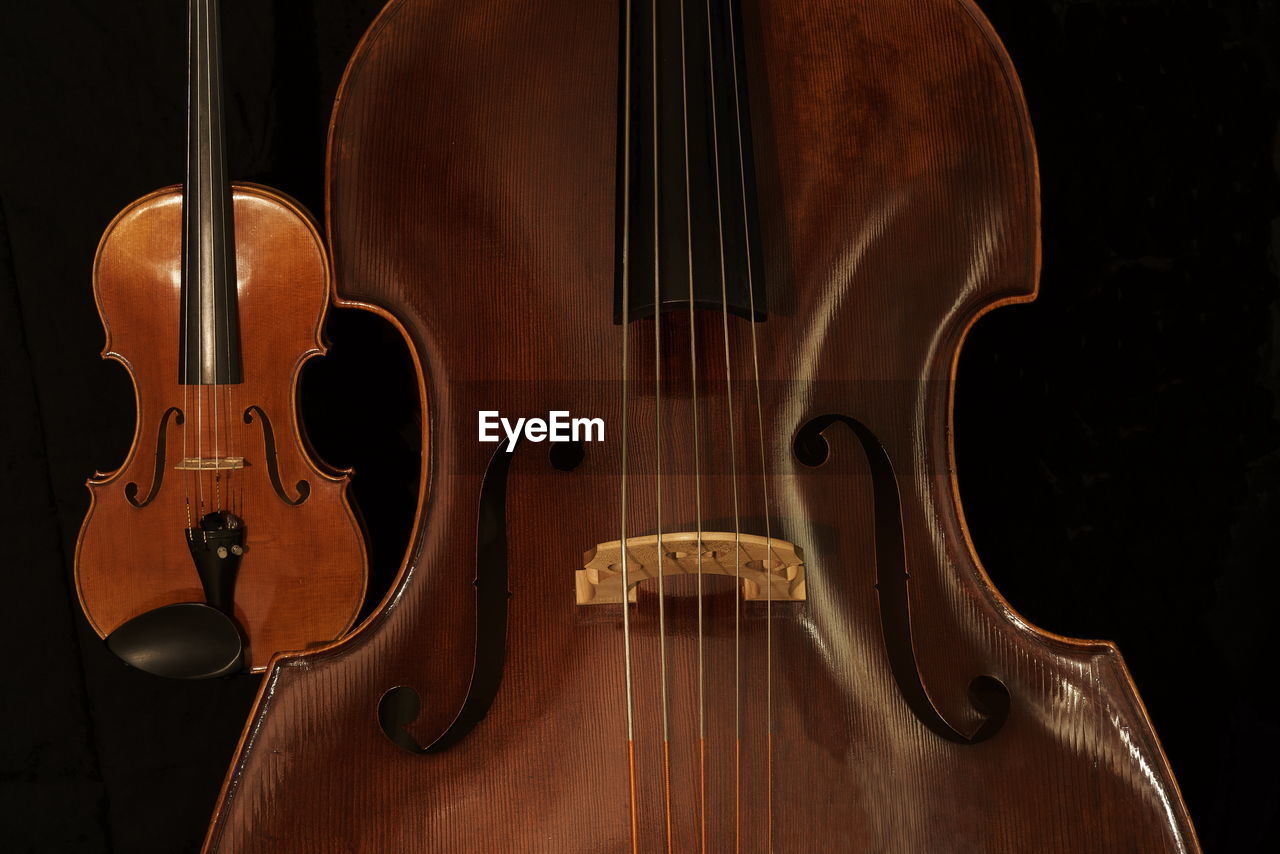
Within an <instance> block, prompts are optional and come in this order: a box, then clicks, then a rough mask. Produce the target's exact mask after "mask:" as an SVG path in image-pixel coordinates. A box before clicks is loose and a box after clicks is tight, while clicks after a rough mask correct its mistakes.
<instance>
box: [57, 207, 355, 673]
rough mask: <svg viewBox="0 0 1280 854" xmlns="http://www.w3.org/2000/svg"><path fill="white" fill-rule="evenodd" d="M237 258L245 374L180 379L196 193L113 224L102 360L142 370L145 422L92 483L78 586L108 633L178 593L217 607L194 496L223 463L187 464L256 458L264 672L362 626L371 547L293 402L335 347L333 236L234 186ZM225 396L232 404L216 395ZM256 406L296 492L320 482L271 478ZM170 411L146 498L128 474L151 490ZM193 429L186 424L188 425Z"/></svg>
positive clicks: (245, 584) (106, 238) (255, 646)
mask: <svg viewBox="0 0 1280 854" xmlns="http://www.w3.org/2000/svg"><path fill="white" fill-rule="evenodd" d="M234 206H235V228H236V249H237V258H236V264H237V268H238V279H239V301H240V328H241V341H242V359H243V366H244V379H245V381H244V382H243V383H241V384H238V385H229V386H219V387H218V393H217V397H216V398H215V396H214V393H213V392H212V390H211V389H212V388H213V387H212V386H187V387H184V386H182V385H179V383H178V375H179V372H178V356H179V346H178V334H179V327H180V322H181V317H182V314H181V310H180V285H181V280H182V251H181V250H182V193H181V190H179V189H167V190H161V191H159V192H156V193H152V194H151V195H149V196H146V197H144V198H142V199H139V200H138V201H137V202H134V203H133V204H132V205H130V206H129V207H127V208H126V209H125V210H124V211H122V212H121V213H120V214H119V216H117V217H116V219H115V221H113V222H112V223H111V225H110V226H109V227H108V228H107V231H106V233H105V234H104V235H103V238H102V243H101V245H100V246H99V249H98V256H97V260H96V262H95V265H94V294H95V296H96V298H97V302H98V310H99V312H100V313H101V315H102V322H103V325H104V326H105V327H106V333H107V343H106V346H105V348H104V349H103V356H104V357H106V358H109V359H115V360H117V361H119V362H120V363H121V364H122V365H124V366H125V368H126V370H128V371H129V374H130V376H131V377H132V379H133V383H134V391H135V396H136V401H137V414H138V420H137V427H136V430H135V433H134V441H133V445H132V447H131V448H130V450H129V455H128V457H127V458H126V459H125V461H124V464H123V465H122V466H121V467H120V468H119V469H117V470H115V471H114V472H110V473H107V474H100V475H98V476H96V477H94V478H93V479H91V480H90V481H89V489H90V492H91V493H92V496H93V499H92V503H91V505H90V509H89V514H88V516H87V517H86V518H85V521H84V525H83V527H82V528H81V531H80V538H79V541H78V543H77V546H76V588H77V591H78V593H79V596H80V602H81V604H82V605H83V607H84V610H85V614H86V615H87V616H88V618H89V622H90V624H91V625H92V626H93V628H94V630H95V631H97V632H98V634H99V635H102V636H106V635H107V634H108V633H110V632H111V631H112V630H113V629H115V628H116V627H117V626H119V625H120V624H121V623H123V622H124V621H126V620H128V619H130V618H131V617H134V616H137V615H138V614H140V613H143V612H145V611H149V610H151V609H153V608H157V607H159V606H162V605H167V604H171V603H174V602H203V601H204V594H203V592H202V590H201V586H200V580H199V577H198V576H197V574H196V570H195V566H194V564H193V562H192V559H191V555H190V554H189V552H188V550H187V543H186V539H185V533H184V531H185V528H186V527H187V525H188V518H189V517H188V509H187V506H186V503H187V500H188V496H190V498H191V501H192V503H193V506H192V509H191V511H190V512H191V515H192V516H196V515H197V513H198V509H197V508H196V506H195V505H196V503H197V502H198V498H197V494H198V493H199V494H203V495H204V497H205V500H206V502H210V503H211V502H212V500H213V495H212V492H213V488H212V479H211V475H210V474H209V473H207V472H206V473H201V474H200V475H198V477H199V478H201V479H202V481H203V483H202V485H201V486H200V487H199V488H197V487H196V485H195V484H194V480H195V478H196V477H197V475H196V474H193V473H190V472H182V471H175V470H174V468H173V466H174V465H175V464H177V463H178V461H179V460H181V459H183V458H184V457H195V456H197V455H200V454H201V452H200V451H198V450H197V439H196V427H197V424H199V425H200V426H201V428H202V432H203V439H202V440H201V448H202V455H203V456H205V457H210V456H212V455H213V454H212V450H213V445H214V435H215V424H214V422H215V419H216V420H217V422H218V423H217V427H216V432H217V435H218V439H217V441H218V445H219V451H220V454H219V455H220V456H243V457H244V458H245V459H246V461H247V463H248V465H247V466H246V467H245V468H244V469H242V470H239V471H235V472H233V473H232V477H231V480H230V481H229V484H230V488H229V489H228V490H227V494H224V495H222V499H223V501H224V503H225V502H231V503H232V506H234V507H235V508H236V513H237V515H239V516H240V517H241V518H242V519H243V520H244V522H245V525H246V531H247V541H246V552H245V555H244V559H243V561H242V562H241V564H240V572H239V577H238V579H237V581H236V587H235V616H236V618H237V620H238V621H239V622H240V625H241V626H242V628H243V629H244V631H245V634H246V635H247V638H248V643H249V653H248V655H247V659H248V660H249V663H250V664H251V666H252V667H253V668H255V669H259V670H260V669H262V668H264V667H265V666H266V664H267V662H268V661H269V660H270V658H271V656H272V654H273V653H275V652H278V651H281V650H298V649H305V648H307V647H310V646H315V645H317V644H321V643H325V642H327V641H331V640H333V639H334V638H337V637H339V636H340V635H342V634H343V633H344V632H345V631H346V630H347V629H349V628H350V627H351V625H352V624H353V623H354V621H355V618H356V614H357V613H358V611H359V609H360V606H361V604H362V602H363V599H364V589H365V577H366V572H365V563H366V559H365V546H364V539H363V536H362V534H361V531H360V528H359V525H358V523H357V520H356V518H355V516H354V514H353V512H352V510H351V507H350V505H349V504H348V502H347V499H346V488H347V481H348V473H346V472H339V471H334V470H330V469H327V468H321V467H319V466H318V465H317V464H316V463H315V462H314V461H313V460H312V458H311V457H310V456H309V454H308V451H307V448H306V444H305V441H304V438H303V435H302V433H301V432H300V427H299V423H298V420H297V415H296V412H295V409H294V399H295V394H296V385H297V379H298V372H299V371H300V370H301V368H302V365H303V363H304V362H305V361H306V360H307V359H309V358H311V357H313V356H316V355H319V354H321V353H323V352H324V345H323V342H322V340H321V337H320V329H321V324H322V322H323V319H324V314H325V311H326V309H327V307H328V300H329V272H328V265H327V258H326V255H325V251H324V247H323V244H322V242H321V240H320V236H319V234H318V233H317V232H316V229H315V226H314V224H313V223H312V222H311V221H310V219H309V218H308V217H307V215H306V214H305V213H304V212H303V211H302V210H301V209H300V208H299V207H298V206H297V205H296V204H294V203H293V202H291V201H290V200H288V199H285V198H284V197H282V196H280V195H279V194H277V193H274V192H272V191H270V190H268V189H266V188H262V187H256V186H248V185H236V187H235V190H234ZM215 399H216V401H217V405H215ZM251 406H256V407H259V408H260V410H261V411H262V412H264V413H266V415H267V418H268V419H269V420H270V422H271V426H272V428H273V431H274V434H275V442H276V454H277V460H278V467H279V476H280V480H281V482H282V484H283V485H284V487H285V489H286V491H287V494H288V495H289V496H290V497H291V498H296V497H297V495H296V488H295V484H296V483H297V482H298V481H300V480H305V481H307V482H308V484H309V485H310V490H311V492H310V495H309V496H308V497H307V498H306V500H305V501H303V502H302V503H300V504H298V505H297V506H291V505H289V504H287V503H286V502H285V501H283V500H281V498H280V497H279V496H278V495H277V494H276V491H275V488H274V486H273V484H272V482H271V479H270V476H269V465H268V464H267V463H268V461H267V459H266V447H265V443H264V438H263V419H262V418H261V417H255V418H254V420H253V421H252V423H246V422H245V420H244V417H243V413H244V412H245V410H246V409H248V408H249V407H251ZM171 407H176V408H177V409H178V410H179V411H184V412H185V413H186V415H187V417H186V419H185V423H183V424H178V423H176V419H174V418H170V420H169V424H168V427H167V431H166V438H165V443H164V444H165V458H166V462H165V469H164V471H163V480H162V481H161V486H160V489H159V492H158V493H157V494H156V496H155V498H154V500H153V501H152V502H151V503H149V504H147V505H146V506H145V507H141V508H140V507H136V506H134V504H133V503H132V502H130V501H129V499H128V496H127V494H126V485H127V484H130V483H135V484H137V486H138V491H137V493H136V500H138V501H143V500H145V497H146V496H147V494H148V491H149V488H150V486H151V484H152V482H153V479H154V473H155V469H156V454H155V452H156V447H157V434H158V429H159V425H160V424H161V421H162V414H163V413H165V412H166V410H168V409H170V408H171ZM184 434H185V435H184Z"/></svg>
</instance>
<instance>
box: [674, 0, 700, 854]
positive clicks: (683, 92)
mask: <svg viewBox="0 0 1280 854" xmlns="http://www.w3.org/2000/svg"><path fill="white" fill-rule="evenodd" d="M684 18H685V8H684V0H680V107H681V114H682V117H683V124H682V130H683V132H684V221H685V246H686V248H687V249H688V261H689V381H690V406H691V408H692V410H693V506H694V524H695V526H696V531H697V533H696V540H695V541H694V548H695V550H696V551H695V558H694V559H695V561H696V562H697V577H698V588H697V600H698V685H697V697H698V840H699V844H698V848H699V851H700V852H701V854H706V852H707V712H706V702H705V698H704V692H705V687H706V677H705V673H704V671H705V653H704V648H703V646H704V642H703V625H702V620H703V611H702V464H701V459H700V455H699V451H698V329H697V323H696V322H695V317H694V299H693V203H692V199H691V196H692V193H691V190H690V184H689V81H688V71H687V58H686V45H685V20H684Z"/></svg>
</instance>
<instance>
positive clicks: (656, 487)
mask: <svg viewBox="0 0 1280 854" xmlns="http://www.w3.org/2000/svg"><path fill="white" fill-rule="evenodd" d="M649 8H650V24H649V25H650V29H651V30H652V32H653V37H652V39H650V44H651V47H652V57H651V59H652V65H653V69H652V70H653V75H652V78H653V79H652V85H653V98H652V101H653V465H654V475H653V498H654V501H653V504H654V526H655V527H656V528H657V530H658V678H659V679H660V680H661V685H660V692H661V699H662V792H663V808H664V815H665V817H666V826H667V852H668V854H672V851H673V850H674V849H673V848H672V845H673V843H672V836H671V711H670V706H669V703H668V698H667V612H666V600H667V597H666V590H665V574H664V572H663V562H664V559H665V558H666V554H665V551H664V549H663V545H662V289H661V281H662V258H661V252H660V233H661V227H660V223H659V216H660V212H661V208H662V206H661V204H660V203H659V202H660V199H659V192H660V188H659V183H660V182H659V173H658V3H657V0H653V2H652V4H651V5H650V7H649ZM622 545H623V549H625V548H626V542H625V541H624V542H623V544H622Z"/></svg>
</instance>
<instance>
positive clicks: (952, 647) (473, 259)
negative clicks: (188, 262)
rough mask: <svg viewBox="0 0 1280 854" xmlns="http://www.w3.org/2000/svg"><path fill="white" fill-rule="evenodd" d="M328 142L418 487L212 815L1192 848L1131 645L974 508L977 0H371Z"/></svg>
mask: <svg viewBox="0 0 1280 854" xmlns="http://www.w3.org/2000/svg"><path fill="white" fill-rule="evenodd" d="M329 142H330V146H329V161H328V210H327V226H328V235H329V241H330V247H331V251H332V253H333V261H334V269H335V276H336V287H337V289H338V292H339V295H340V298H341V300H343V301H344V302H346V303H347V304H351V305H360V306H363V307H365V308H368V309H370V310H374V311H377V312H379V313H380V314H382V315H383V316H384V317H386V318H387V319H388V321H389V322H392V323H394V324H395V325H396V326H397V327H398V328H399V329H400V331H401V332H402V333H403V335H404V337H405V339H406V341H407V342H408V344H409V347H410V349H411V351H412V353H413V354H414V357H415V359H416V365H417V368H418V376H419V380H420V387H421V394H422V404H423V408H424V413H425V416H426V417H425V419H424V424H425V425H426V426H425V429H424V433H423V453H424V460H425V463H426V466H425V469H426V471H425V472H424V475H423V478H422V481H421V499H420V508H419V513H418V517H417V522H416V526H415V529H414V533H413V536H412V541H411V546H410V549H409V552H408V554H407V556H406V559H405V562H404V565H403V567H402V569H401V572H400V575H399V577H398V580H397V581H396V583H395V585H394V587H393V589H392V590H391V592H390V593H389V594H388V596H387V597H386V599H385V600H384V601H383V602H382V603H381V605H380V606H379V607H378V608H377V609H376V610H375V611H374V613H373V614H372V616H371V617H370V618H369V619H368V620H367V621H366V622H365V623H364V624H362V626H360V627H359V628H358V629H357V630H356V631H355V632H353V633H352V635H351V636H349V637H348V638H346V639H345V640H343V641H341V642H339V643H336V644H333V645H330V646H328V647H326V648H324V649H320V650H316V651H312V652H308V653H302V654H298V655H289V656H284V657H282V658H281V659H280V660H279V661H278V662H277V663H276V664H275V666H274V667H273V668H272V669H271V671H270V674H269V677H268V679H267V681H266V683H265V684H264V687H263V689H262V692H261V694H260V696H259V698H258V701H257V705H256V707H255V711H254V713H253V716H252V718H251V720H250V721H249V724H248V726H247V728H246V734H245V737H244V739H243V740H242V742H241V744H240V747H239V750H238V753H237V755H236V758H235V760H234V763H233V765H232V767H231V770H230V772H229V775H228V778H227V781H226V785H225V787H224V790H223V793H222V796H221V798H220V800H219V803H218V806H217V810H216V813H215V816H214V820H213V823H212V825H211V828H210V831H209V834H208V837H207V840H206V845H205V851H206V852H208V854H214V852H218V853H219V854H222V852H236V854H257V852H262V854H266V852H273V854H275V852H314V854H330V852H351V851H362V852H363V851H369V852H374V851H379V852H380V851H397V852H417V851H422V852H428V851H429V852H436V851H449V852H555V854H566V852H593V854H594V852H632V854H639V852H657V851H666V852H728V851H733V852H811V851H849V852H855V851H887V852H939V851H945V852H995V851H1000V852H1032V851H1034V852H1037V853H1038V854H1044V852H1064V854H1066V853H1067V852H1070V854H1079V852H1086V851H1087V852H1136V851H1142V852H1192V851H1197V850H1198V843H1197V840H1196V836H1195V831H1194V829H1193V827H1192V824H1191V821H1190V819H1189V817H1188V814H1187V811H1186V808H1185V806H1184V805H1183V802H1182V799H1181V797H1180V795H1179V792H1178V788H1177V784H1176V782H1175V780H1174V778H1173V775H1172V774H1171V772H1170V769H1169V765H1168V763H1167V761H1166V759H1165V757H1164V755H1163V753H1162V750H1161V747H1160V744H1159V741H1158V740H1157V737H1156V735H1155V732H1154V731H1153V729H1152V726H1151V723H1150V721H1149V719H1148V717H1147V715H1146V713H1145V711H1144V709H1143V706H1142V703H1141V700H1140V699H1139V696H1138V693H1137V691H1136V689H1135V687H1134V684H1133V682H1132V680H1131V678H1130V676H1129V674H1128V672H1127V670H1126V668H1125V666H1124V664H1123V661H1122V659H1121V657H1120V654H1119V653H1118V651H1117V649H1116V648H1115V646H1114V645H1112V644H1110V643H1107V642H1102V641H1084V640H1075V639H1070V638H1065V637H1060V636H1057V635H1054V634H1051V633H1049V632H1046V631H1044V630H1041V629H1039V628H1036V627H1035V626H1032V625H1030V624H1029V623H1028V622H1027V621H1026V620H1024V619H1023V618H1021V617H1020V616H1019V615H1018V614H1017V612H1016V611H1015V610H1014V609H1013V608H1012V606H1011V605H1010V604H1009V603H1008V602H1006V601H1005V600H1004V599H1003V598H1002V597H1001V596H1000V594H999V593H998V592H997V591H996V589H995V588H994V586H993V585H992V583H991V581H990V579H989V578H988V577H987V575H986V574H985V572H984V571H983V569H982V567H981V564H980V563H979V561H978V558H977V556H976V555H975V553H974V549H973V546H972V543H971V542H970V538H969V535H968V532H967V530H966V527H965V522H964V517H963V515H962V511H961V507H960V502H959V497H958V492H957V481H956V471H955V465H954V455H953V447H952V433H951V418H952V394H953V387H954V381H955V368H956V361H957V356H958V353H959V350H960V347H961V344H962V342H963V341H964V338H965V335H966V333H967V331H968V330H969V328H970V327H971V326H972V325H973V323H974V322H975V321H977V319H978V318H979V317H980V316H982V315H983V314H984V313H986V312H987V311H990V310H992V309H995V308H997V307H999V306H1002V305H1007V304H1010V303H1016V302H1025V301H1028V300H1030V299H1032V298H1033V297H1034V296H1035V293H1036V287H1037V284H1036V283H1037V275H1038V272H1039V263H1040V250H1039V231H1038V215H1039V211H1038V187H1037V165H1036V156H1035V149H1034V143H1033V137H1032V131H1031V126H1030V122H1029V119H1028V116H1027V110H1026V107H1025V104H1024V101H1023V96H1022V92H1021V90H1020V86H1019V83H1018V79H1017V76H1016V74H1015V73H1014V70H1013V67H1012V65H1011V63H1010V60H1009V58H1008V56H1007V55H1006V53H1005V51H1004V50H1003V48H1002V46H1001V45H1000V42H999V40H998V39H997V37H996V35H995V33H994V32H993V31H992V29H991V27H990V26H989V24H988V23H987V21H986V20H985V19H984V18H983V16H982V15H981V13H980V12H979V10H978V9H977V7H976V6H975V5H974V4H973V3H972V2H970V0H918V1H916V2H902V0H619V2H618V3H607V2H598V0H556V2H545V3H510V2H504V3H487V2H486V3H473V4H462V5H460V4H457V3H450V2H444V0H391V2H390V3H388V5H387V6H386V8H385V9H384V11H383V12H382V13H381V15H380V16H379V17H378V18H377V20H376V21H375V23H374V24H373V25H372V27H371V28H370V29H369V31H368V33H367V34H366V36H365V37H364V40H363V41H362V42H361V44H360V46H359V47H358V49H357V51H356V53H355V55H354V57H353V58H352V60H351V62H350V64H349V66H348V69H347V72H346V76H345V79H344V81H343V83H342V86H341V89H340V91H339V95H338V99H337V102H336V106H335V110H334V113H333V118H332V124H331V129H330V140H329ZM594 419H599V421H600V422H602V424H603V425H604V429H603V436H601V435H600V433H599V431H596V430H594V429H587V428H589V427H590V426H591V424H592V423H594ZM566 423H567V424H568V426H567V427H566V426H565V425H566ZM494 425H499V426H500V427H501V429H495V426H494ZM577 427H583V428H584V429H582V430H576V428H577ZM488 439H492V440H494V441H488Z"/></svg>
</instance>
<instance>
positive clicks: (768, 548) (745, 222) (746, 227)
mask: <svg viewBox="0 0 1280 854" xmlns="http://www.w3.org/2000/svg"><path fill="white" fill-rule="evenodd" d="M725 7H726V8H727V9H728V24H729V61H730V65H731V67H732V68H733V108H734V127H735V129H736V130H737V135H738V178H739V187H740V188H741V197H742V237H743V246H744V248H745V255H746V267H747V300H748V305H749V307H750V309H751V323H750V326H751V370H752V376H753V379H754V381H755V392H756V395H755V396H756V434H757V435H758V436H759V439H760V488H761V493H762V494H761V499H762V501H763V503H764V541H765V560H764V571H765V622H764V625H765V629H764V631H765V656H764V660H765V677H764V678H765V691H764V698H765V699H764V702H765V751H766V753H765V792H766V794H765V799H766V805H765V822H766V832H767V834H768V835H767V836H766V846H765V847H766V850H767V851H769V852H772V851H773V584H772V583H770V582H771V579H770V577H769V574H770V573H771V572H772V571H773V565H774V551H773V530H772V527H771V519H770V513H769V465H768V455H767V454H766V452H765V444H764V414H763V406H762V405H761V401H760V353H759V348H758V347H757V345H756V321H755V314H756V289H755V280H754V278H753V276H754V274H753V272H752V266H751V227H750V216H751V214H750V211H749V209H748V205H747V174H746V169H747V165H746V164H747V157H746V147H745V145H744V144H743V141H742V103H741V100H740V99H741V91H742V87H741V86H740V84H739V82H738V46H737V44H738V27H737V21H735V20H734V15H733V3H726V4H725Z"/></svg>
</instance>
